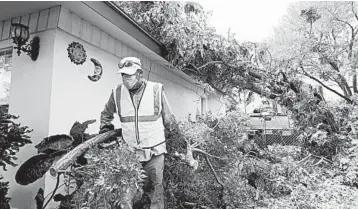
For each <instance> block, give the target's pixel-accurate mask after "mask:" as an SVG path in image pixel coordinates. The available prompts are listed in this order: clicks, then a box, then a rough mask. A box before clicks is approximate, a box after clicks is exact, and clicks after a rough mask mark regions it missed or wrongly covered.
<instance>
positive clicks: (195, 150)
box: [191, 147, 226, 160]
mask: <svg viewBox="0 0 358 209" xmlns="http://www.w3.org/2000/svg"><path fill="white" fill-rule="evenodd" d="M191 151H192V152H193V153H194V152H198V153H200V154H203V155H206V156H210V157H213V158H217V159H220V160H226V159H225V158H221V157H219V156H215V155H212V154H209V153H207V152H205V151H203V150H201V149H198V148H195V147H192V148H191Z"/></svg>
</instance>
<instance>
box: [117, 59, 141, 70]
mask: <svg viewBox="0 0 358 209" xmlns="http://www.w3.org/2000/svg"><path fill="white" fill-rule="evenodd" d="M133 65H138V66H140V64H138V63H136V62H132V61H125V62H124V63H122V64H118V67H119V69H122V68H124V67H132V66H133Z"/></svg>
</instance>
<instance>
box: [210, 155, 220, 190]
mask: <svg viewBox="0 0 358 209" xmlns="http://www.w3.org/2000/svg"><path fill="white" fill-rule="evenodd" d="M205 160H206V162H207V163H208V165H209V167H210V170H211V172H213V174H214V177H215V179H216V182H217V183H218V184H220V185H221V189H222V190H224V184H223V183H222V182H221V181H220V179H219V177H218V175H217V174H216V171H215V170H214V167H213V165H212V164H211V162H210V160H209V157H208V156H207V155H206V156H205Z"/></svg>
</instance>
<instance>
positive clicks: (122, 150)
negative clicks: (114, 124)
mask: <svg viewBox="0 0 358 209" xmlns="http://www.w3.org/2000/svg"><path fill="white" fill-rule="evenodd" d="M86 158H87V160H88V164H87V165H83V166H80V167H75V168H73V170H72V173H73V174H72V175H74V176H75V177H76V181H77V182H81V183H79V185H80V188H79V189H78V190H77V191H76V194H75V196H74V200H75V201H76V205H79V206H81V207H89V208H99V207H103V208H116V207H118V206H119V205H120V204H121V203H122V202H121V201H122V200H124V199H125V198H126V197H137V200H138V199H140V197H141V194H142V188H141V184H140V182H141V178H142V177H144V176H145V174H144V171H142V170H141V165H140V163H139V162H138V161H137V160H136V156H135V153H134V151H133V150H132V149H130V148H129V147H128V146H127V145H126V144H122V143H121V144H117V145H115V146H112V147H110V148H107V149H99V148H94V149H91V150H89V151H88V152H87V153H86Z"/></svg>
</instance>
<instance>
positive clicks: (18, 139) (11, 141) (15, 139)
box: [0, 108, 32, 209]
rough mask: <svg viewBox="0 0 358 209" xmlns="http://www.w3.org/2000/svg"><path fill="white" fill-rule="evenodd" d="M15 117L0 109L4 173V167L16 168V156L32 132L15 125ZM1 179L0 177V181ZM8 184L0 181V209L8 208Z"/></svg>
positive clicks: (0, 138) (28, 140)
mask: <svg viewBox="0 0 358 209" xmlns="http://www.w3.org/2000/svg"><path fill="white" fill-rule="evenodd" d="M15 119H18V117H17V116H14V115H11V114H8V113H7V109H4V108H0V166H2V169H3V170H4V171H6V166H7V165H10V166H13V167H15V166H17V165H16V163H15V162H14V161H15V160H17V158H16V154H17V152H19V150H20V148H21V147H23V146H25V145H26V144H30V143H31V140H30V137H29V136H28V135H27V134H28V133H30V132H31V131H32V130H29V129H28V127H27V126H21V124H18V123H15V122H14V120H15ZM2 179H3V177H2V176H1V175H0V180H2ZM8 185H9V183H8V182H1V181H0V208H4V209H7V208H10V205H9V201H10V198H8V197H7V193H8V189H9V188H8Z"/></svg>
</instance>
